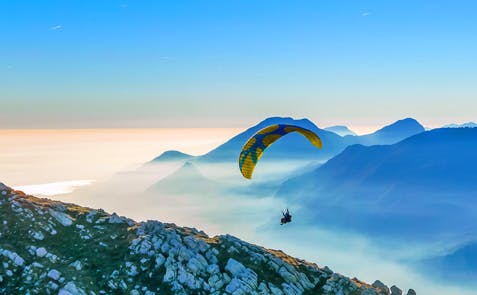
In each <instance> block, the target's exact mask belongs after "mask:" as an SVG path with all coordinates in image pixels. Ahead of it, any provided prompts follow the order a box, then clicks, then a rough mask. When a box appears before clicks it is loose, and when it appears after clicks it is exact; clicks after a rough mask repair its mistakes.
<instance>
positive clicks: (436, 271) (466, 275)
mask: <svg viewBox="0 0 477 295" xmlns="http://www.w3.org/2000/svg"><path fill="white" fill-rule="evenodd" d="M422 264H423V267H424V268H425V271H426V272H428V273H430V274H432V275H434V276H439V277H440V278H441V279H445V280H454V281H461V282H466V283H469V282H471V283H474V284H477V283H476V282H475V278H477V243H476V242H472V243H468V244H465V245H463V246H461V247H458V248H457V249H454V251H452V252H451V253H448V254H445V255H441V256H438V257H434V258H430V259H427V260H425V261H423V263H422ZM449 270H452V271H449Z"/></svg>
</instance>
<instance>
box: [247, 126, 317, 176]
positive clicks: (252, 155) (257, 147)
mask: <svg viewBox="0 0 477 295" xmlns="http://www.w3.org/2000/svg"><path fill="white" fill-rule="evenodd" d="M291 132H298V133H300V134H301V135H303V136H304V137H306V138H307V139H308V140H309V141H310V142H311V143H312V144H313V145H314V146H316V147H317V148H321V147H322V144H321V139H320V137H319V136H318V135H317V134H316V133H314V132H313V131H310V130H308V129H305V128H303V127H299V126H295V125H287V124H276V125H271V126H268V127H266V128H264V129H262V130H260V131H258V132H257V133H255V134H254V135H253V136H252V137H251V138H250V139H249V140H248V141H247V143H246V144H245V145H244V147H243V148H242V152H241V153H240V157H239V167H240V172H241V173H242V175H243V176H244V177H245V178H248V179H251V178H252V173H253V170H254V169H255V165H257V162H258V160H260V158H261V157H262V154H263V152H264V151H265V149H266V148H268V147H269V146H270V145H271V144H272V143H274V142H275V141H277V140H278V139H280V138H281V137H283V136H284V135H287V134H288V133H291Z"/></svg>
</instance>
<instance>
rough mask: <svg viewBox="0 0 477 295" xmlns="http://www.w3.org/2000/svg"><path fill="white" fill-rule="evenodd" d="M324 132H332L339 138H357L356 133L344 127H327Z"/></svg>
mask: <svg viewBox="0 0 477 295" xmlns="http://www.w3.org/2000/svg"><path fill="white" fill-rule="evenodd" d="M324 130H326V131H331V132H333V133H336V134H338V135H339V136H346V135H352V136H357V134H356V133H354V132H353V131H352V130H350V129H349V128H348V127H346V126H343V125H337V126H330V127H326V128H325V129H324Z"/></svg>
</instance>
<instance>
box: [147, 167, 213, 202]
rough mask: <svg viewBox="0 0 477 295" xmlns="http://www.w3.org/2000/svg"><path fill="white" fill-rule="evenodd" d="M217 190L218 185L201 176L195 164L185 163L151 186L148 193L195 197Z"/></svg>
mask: <svg viewBox="0 0 477 295" xmlns="http://www.w3.org/2000/svg"><path fill="white" fill-rule="evenodd" d="M219 188H220V184H219V183H217V182H216V181H214V180H211V179H209V178H206V177H205V176H204V175H202V173H201V172H200V171H199V169H198V168H197V167H196V165H195V164H193V163H191V162H186V163H185V164H184V165H183V166H182V167H181V168H179V169H178V170H177V171H175V172H174V173H172V174H171V175H169V176H166V177H165V178H163V179H161V180H159V181H158V182H156V183H155V184H153V185H152V186H151V187H150V188H149V189H148V192H152V193H158V192H160V193H168V194H182V193H189V194H190V195H195V194H208V193H213V192H216V191H217V190H218V189H219Z"/></svg>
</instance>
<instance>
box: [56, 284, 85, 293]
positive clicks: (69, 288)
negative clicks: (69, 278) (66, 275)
mask: <svg viewBox="0 0 477 295" xmlns="http://www.w3.org/2000/svg"><path fill="white" fill-rule="evenodd" d="M58 295H86V292H85V291H83V290H82V289H81V288H78V287H77V286H76V285H75V283H73V282H68V283H67V284H66V285H65V286H64V287H63V288H61V289H60V292H58Z"/></svg>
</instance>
